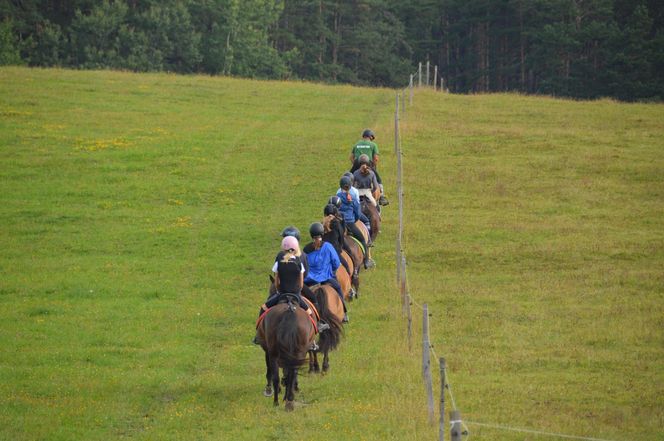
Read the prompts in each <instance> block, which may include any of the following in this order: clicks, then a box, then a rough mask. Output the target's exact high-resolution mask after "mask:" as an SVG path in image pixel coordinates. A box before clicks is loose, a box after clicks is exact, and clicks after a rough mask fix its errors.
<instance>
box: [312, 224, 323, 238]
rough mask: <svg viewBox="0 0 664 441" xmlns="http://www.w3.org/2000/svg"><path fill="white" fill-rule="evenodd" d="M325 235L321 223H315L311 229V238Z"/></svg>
mask: <svg viewBox="0 0 664 441" xmlns="http://www.w3.org/2000/svg"><path fill="white" fill-rule="evenodd" d="M324 233H325V229H324V228H323V224H321V223H320V222H314V223H313V224H311V226H310V227H309V234H311V237H316V236H322V235H323V234H324Z"/></svg>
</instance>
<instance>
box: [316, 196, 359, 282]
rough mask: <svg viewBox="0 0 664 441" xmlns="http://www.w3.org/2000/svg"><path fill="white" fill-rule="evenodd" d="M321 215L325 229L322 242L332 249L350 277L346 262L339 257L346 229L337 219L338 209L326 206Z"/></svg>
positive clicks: (333, 206)
mask: <svg viewBox="0 0 664 441" xmlns="http://www.w3.org/2000/svg"><path fill="white" fill-rule="evenodd" d="M334 197H336V196H334ZM337 199H338V198H337ZM323 215H324V216H325V219H324V221H323V227H324V228H325V234H324V235H323V240H324V241H325V242H328V243H330V244H331V245H332V246H333V247H334V249H335V250H336V252H337V255H338V256H339V260H341V264H342V265H343V266H344V268H345V269H346V272H347V273H348V275H349V276H352V275H353V273H352V272H351V271H350V267H349V266H348V262H346V259H344V258H342V257H341V252H342V251H343V249H344V243H345V241H344V233H345V232H346V227H345V226H344V224H343V221H342V220H341V219H339V209H338V208H337V207H336V206H335V205H333V204H327V205H326V206H325V208H324V209H323Z"/></svg>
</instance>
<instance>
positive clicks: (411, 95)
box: [408, 74, 413, 106]
mask: <svg viewBox="0 0 664 441" xmlns="http://www.w3.org/2000/svg"><path fill="white" fill-rule="evenodd" d="M408 86H409V87H410V105H411V106H412V105H413V75H412V74H411V76H410V83H409V84H408Z"/></svg>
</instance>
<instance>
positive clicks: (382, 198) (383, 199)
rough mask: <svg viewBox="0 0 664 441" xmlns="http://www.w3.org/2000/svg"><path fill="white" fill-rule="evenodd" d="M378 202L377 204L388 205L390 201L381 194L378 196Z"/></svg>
mask: <svg viewBox="0 0 664 441" xmlns="http://www.w3.org/2000/svg"><path fill="white" fill-rule="evenodd" d="M378 204H379V205H390V201H388V200H387V198H386V197H385V196H383V195H381V196H380V197H379V198H378Z"/></svg>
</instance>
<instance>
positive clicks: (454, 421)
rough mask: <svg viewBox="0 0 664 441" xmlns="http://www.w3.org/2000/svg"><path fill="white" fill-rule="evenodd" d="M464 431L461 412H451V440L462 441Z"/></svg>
mask: <svg viewBox="0 0 664 441" xmlns="http://www.w3.org/2000/svg"><path fill="white" fill-rule="evenodd" d="M462 434H463V429H462V428H461V412H459V411H458V410H453V411H451V412H450V440H451V441H461V435H462Z"/></svg>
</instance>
